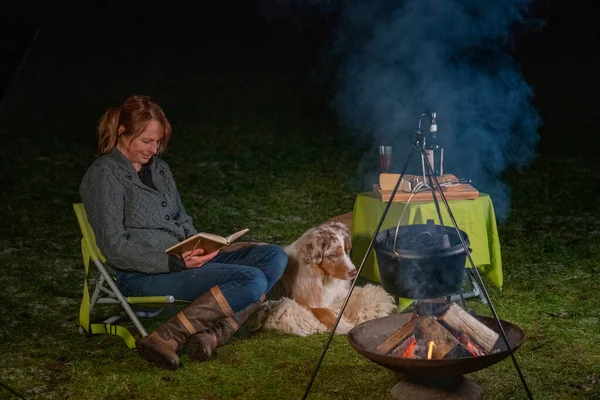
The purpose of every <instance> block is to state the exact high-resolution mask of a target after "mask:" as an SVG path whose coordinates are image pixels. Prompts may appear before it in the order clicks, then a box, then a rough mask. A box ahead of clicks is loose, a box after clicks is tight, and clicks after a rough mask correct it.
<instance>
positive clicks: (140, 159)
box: [117, 120, 163, 171]
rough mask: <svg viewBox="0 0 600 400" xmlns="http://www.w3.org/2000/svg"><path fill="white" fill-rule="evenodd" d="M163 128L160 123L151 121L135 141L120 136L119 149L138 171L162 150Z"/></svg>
mask: <svg viewBox="0 0 600 400" xmlns="http://www.w3.org/2000/svg"><path fill="white" fill-rule="evenodd" d="M162 137H163V128H162V125H161V124H160V122H158V121H154V120H151V121H150V122H148V125H147V126H146V129H144V131H143V132H142V133H141V134H140V135H138V137H136V138H134V139H128V138H125V137H122V136H120V137H119V142H118V144H117V149H119V151H120V152H121V153H123V155H125V157H127V158H128V159H129V161H131V163H132V164H133V166H134V167H135V169H136V171H139V170H140V168H142V165H143V164H146V163H147V162H148V161H150V159H151V158H152V156H153V155H155V154H156V153H157V152H158V149H159V148H160V141H161V140H162Z"/></svg>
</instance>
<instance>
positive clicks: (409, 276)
mask: <svg viewBox="0 0 600 400" xmlns="http://www.w3.org/2000/svg"><path fill="white" fill-rule="evenodd" d="M460 232H461V235H462V237H463V240H464V241H465V243H466V245H467V247H468V246H469V238H468V236H467V234H466V233H465V232H463V231H460ZM395 237H396V228H390V229H387V230H385V231H383V232H380V233H379V234H378V235H377V237H376V238H375V244H374V247H375V254H376V256H377V263H378V264H379V275H380V277H381V284H382V286H383V288H384V289H385V290H386V291H387V292H388V293H390V294H392V295H395V296H399V297H406V298H411V299H424V298H437V297H443V296H447V295H450V294H453V293H457V292H458V291H459V290H460V287H461V285H462V283H463V279H464V275H465V261H466V257H467V253H466V252H465V249H464V247H463V245H462V243H461V241H460V238H459V237H458V234H457V232H456V230H455V229H454V228H453V227H449V226H442V225H435V224H434V223H433V220H427V223H426V224H424V225H423V224H421V225H406V226H400V227H398V232H397V238H396V249H395V251H394V249H393V247H394V238H395Z"/></svg>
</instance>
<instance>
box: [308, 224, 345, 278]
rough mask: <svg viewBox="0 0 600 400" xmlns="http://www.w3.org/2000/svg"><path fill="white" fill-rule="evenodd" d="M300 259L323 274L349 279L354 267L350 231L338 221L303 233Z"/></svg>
mask: <svg viewBox="0 0 600 400" xmlns="http://www.w3.org/2000/svg"><path fill="white" fill-rule="evenodd" d="M303 242H304V243H303V244H302V246H301V249H300V252H301V253H302V254H300V259H301V260H302V261H303V263H304V264H305V265H311V266H312V268H319V269H320V270H321V271H322V272H323V273H324V274H325V275H327V276H332V277H334V278H338V279H343V280H350V279H352V278H354V277H355V276H356V267H355V266H354V264H353V263H352V260H350V249H351V248H352V242H351V241H350V231H349V230H348V227H347V226H346V225H344V224H342V223H340V222H329V223H326V224H323V225H319V226H318V227H316V228H314V229H311V230H310V231H308V232H307V233H306V234H305V235H304V240H303Z"/></svg>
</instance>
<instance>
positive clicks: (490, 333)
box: [376, 302, 500, 360]
mask: <svg viewBox="0 0 600 400" xmlns="http://www.w3.org/2000/svg"><path fill="white" fill-rule="evenodd" d="M413 316H414V318H413V319H411V320H410V321H409V322H408V323H406V324H405V325H403V326H401V327H400V328H398V329H397V330H396V331H395V332H393V333H392V334H391V335H390V336H389V337H388V338H387V339H386V340H385V341H384V342H383V343H381V344H380V345H379V346H377V348H376V350H377V352H378V353H380V354H384V355H388V356H390V357H398V358H405V359H406V358H408V359H419V360H442V359H455V358H466V357H479V356H484V355H486V354H489V353H491V352H494V351H496V352H497V351H499V349H498V348H497V347H496V344H497V343H498V338H499V337H500V335H499V333H497V332H495V331H494V330H492V329H491V328H489V327H488V326H486V325H485V324H483V323H482V322H480V321H479V320H478V319H477V318H475V317H473V316H472V315H471V314H469V313H468V312H466V311H465V310H464V309H463V308H461V307H460V306H459V305H458V304H456V303H454V302H453V303H451V304H450V305H449V306H448V307H446V308H445V309H444V311H443V313H441V315H439V316H437V317H436V316H434V315H422V316H419V315H417V314H413Z"/></svg>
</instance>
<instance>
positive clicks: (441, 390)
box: [390, 376, 482, 400]
mask: <svg viewBox="0 0 600 400" xmlns="http://www.w3.org/2000/svg"><path fill="white" fill-rule="evenodd" d="M481 393H482V391H481V386H479V385H478V384H476V383H475V382H473V381H472V380H470V379H468V378H465V377H464V376H459V377H455V378H446V379H433V380H432V379H423V378H415V377H410V378H408V379H405V380H401V381H399V382H398V383H396V384H395V385H394V387H393V388H392V390H391V391H390V396H391V397H392V399H396V400H406V399H411V400H480V399H481V398H482V396H481Z"/></svg>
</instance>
